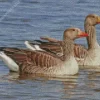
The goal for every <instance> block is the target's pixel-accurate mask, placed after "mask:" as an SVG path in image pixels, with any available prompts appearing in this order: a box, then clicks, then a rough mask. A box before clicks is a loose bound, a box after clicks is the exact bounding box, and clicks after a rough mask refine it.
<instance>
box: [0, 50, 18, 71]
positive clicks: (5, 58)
mask: <svg viewBox="0 0 100 100" xmlns="http://www.w3.org/2000/svg"><path fill="white" fill-rule="evenodd" d="M2 49H3V48H2ZM0 59H1V60H2V61H3V62H4V63H5V64H6V65H7V67H8V68H9V70H11V71H14V72H18V71H19V66H18V65H17V64H16V62H15V61H14V60H13V59H11V58H10V57H9V56H7V55H6V54H5V53H4V52H3V51H0Z"/></svg>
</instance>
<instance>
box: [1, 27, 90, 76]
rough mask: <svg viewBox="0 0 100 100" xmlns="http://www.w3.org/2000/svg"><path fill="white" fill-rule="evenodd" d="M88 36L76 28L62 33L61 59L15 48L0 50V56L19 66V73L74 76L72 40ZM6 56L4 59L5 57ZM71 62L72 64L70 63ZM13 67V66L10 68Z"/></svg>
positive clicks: (74, 62)
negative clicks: (1, 52) (2, 53)
mask: <svg viewBox="0 0 100 100" xmlns="http://www.w3.org/2000/svg"><path fill="white" fill-rule="evenodd" d="M84 36H85V37H86V36H88V35H87V34H86V33H83V32H82V31H81V30H80V29H78V28H69V29H67V30H65V31H64V37H63V38H64V40H63V42H62V44H63V46H62V48H63V57H62V58H61V57H59V56H57V55H55V54H52V53H49V52H45V51H36V50H35V51H30V50H24V49H17V48H1V49H2V51H3V52H4V55H2V56H1V55H0V56H1V58H2V59H5V58H7V57H8V58H7V59H6V60H4V61H5V62H8V63H9V65H10V62H9V57H10V58H11V59H13V61H14V62H15V63H16V64H17V65H18V66H19V72H20V73H28V74H32V73H42V74H49V75H64V74H71V75H73V74H76V73H77V72H78V65H77V62H76V60H75V58H74V55H73V40H74V39H76V38H79V37H84ZM5 56H6V57H5ZM72 61H73V62H72ZM10 67H13V66H10Z"/></svg>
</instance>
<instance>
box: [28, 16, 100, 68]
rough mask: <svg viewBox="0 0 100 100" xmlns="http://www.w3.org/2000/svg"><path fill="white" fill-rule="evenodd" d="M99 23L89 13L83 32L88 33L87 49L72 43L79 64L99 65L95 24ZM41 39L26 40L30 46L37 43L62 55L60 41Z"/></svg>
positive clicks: (99, 58)
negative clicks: (32, 41)
mask: <svg viewBox="0 0 100 100" xmlns="http://www.w3.org/2000/svg"><path fill="white" fill-rule="evenodd" d="M99 23H100V17H99V16H98V15H95V14H89V15H88V16H87V17H86V19H85V23H84V28H85V32H86V33H88V34H89V36H88V37H87V43H88V49H87V48H85V47H84V46H82V45H78V44H74V56H75V58H76V60H77V62H78V64H79V65H84V66H85V65H88V66H98V65H100V46H99V44H98V42H97V39H96V30H95V25H97V24H99ZM41 39H42V40H47V41H48V42H46V41H41V40H35V42H34V43H31V42H28V44H29V45H30V46H33V45H34V44H35V45H36V44H38V45H39V46H40V48H42V49H44V50H46V51H48V52H51V53H54V54H56V55H59V56H60V57H61V56H62V55H63V50H62V46H61V45H62V41H59V40H56V39H54V38H49V37H42V38H41Z"/></svg>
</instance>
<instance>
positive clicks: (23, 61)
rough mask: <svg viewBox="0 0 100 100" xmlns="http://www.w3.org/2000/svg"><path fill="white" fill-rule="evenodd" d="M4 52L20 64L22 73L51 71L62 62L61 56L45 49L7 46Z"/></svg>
mask: <svg viewBox="0 0 100 100" xmlns="http://www.w3.org/2000/svg"><path fill="white" fill-rule="evenodd" d="M4 52H5V53H6V54H7V55H8V56H10V57H11V58H12V59H13V60H14V61H15V62H16V63H17V64H18V65H19V67H20V68H19V69H20V73H30V74H31V73H51V72H53V71H54V70H56V69H57V68H55V67H57V66H58V67H59V66H61V64H62V60H61V59H60V58H59V57H57V56H55V55H53V54H49V53H47V52H43V51H39V52H38V51H29V50H22V49H14V48H6V49H4ZM54 72H55V71H54Z"/></svg>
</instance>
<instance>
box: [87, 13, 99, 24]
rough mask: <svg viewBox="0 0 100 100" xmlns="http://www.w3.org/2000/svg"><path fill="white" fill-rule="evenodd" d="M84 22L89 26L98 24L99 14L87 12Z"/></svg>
mask: <svg viewBox="0 0 100 100" xmlns="http://www.w3.org/2000/svg"><path fill="white" fill-rule="evenodd" d="M85 23H88V24H89V25H91V26H94V25H97V24H100V16H98V15H96V14H89V15H88V16H87V17H86V19H85Z"/></svg>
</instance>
